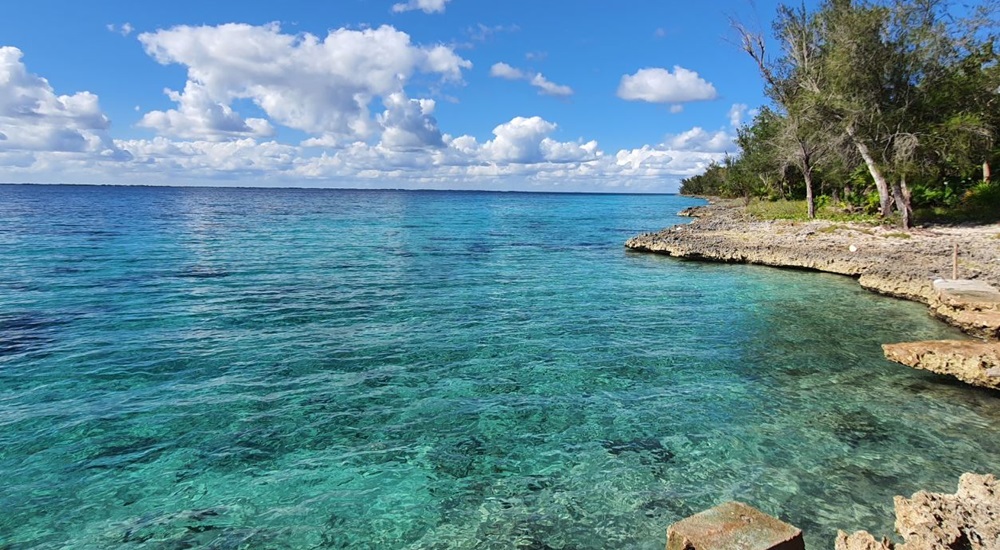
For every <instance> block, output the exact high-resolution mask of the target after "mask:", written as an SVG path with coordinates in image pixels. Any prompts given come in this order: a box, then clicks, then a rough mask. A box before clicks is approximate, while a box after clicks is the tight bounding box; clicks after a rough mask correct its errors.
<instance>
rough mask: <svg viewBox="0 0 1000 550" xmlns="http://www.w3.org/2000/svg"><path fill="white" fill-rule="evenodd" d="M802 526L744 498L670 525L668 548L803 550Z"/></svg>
mask: <svg viewBox="0 0 1000 550" xmlns="http://www.w3.org/2000/svg"><path fill="white" fill-rule="evenodd" d="M804 548H805V546H804V543H803V540H802V530H801V529H799V528H797V527H793V526H792V525H789V524H787V523H785V522H783V521H781V520H780V519H778V518H775V517H772V516H769V515H767V514H765V513H764V512H761V511H760V510H758V509H756V508H754V507H753V506H750V505H747V504H743V503H742V502H733V501H730V502H724V503H722V504H720V505H718V506H716V507H715V508H711V509H708V510H705V511H704V512H699V513H697V514H695V515H693V516H690V517H687V518H684V519H682V520H680V521H678V522H677V523H675V524H673V525H671V526H670V528H669V529H667V550H723V549H739V550H803V549H804Z"/></svg>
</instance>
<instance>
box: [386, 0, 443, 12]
mask: <svg viewBox="0 0 1000 550" xmlns="http://www.w3.org/2000/svg"><path fill="white" fill-rule="evenodd" d="M450 1H451V0H409V1H407V2H400V3H399V4H393V5H392V11H393V13H402V12H404V11H413V10H420V11H422V12H424V13H444V8H445V5H446V4H447V3H448V2H450Z"/></svg>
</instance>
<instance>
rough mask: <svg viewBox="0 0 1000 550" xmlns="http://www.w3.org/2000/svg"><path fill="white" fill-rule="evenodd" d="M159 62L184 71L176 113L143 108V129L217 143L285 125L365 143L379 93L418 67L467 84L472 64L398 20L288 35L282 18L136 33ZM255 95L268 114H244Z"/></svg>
mask: <svg viewBox="0 0 1000 550" xmlns="http://www.w3.org/2000/svg"><path fill="white" fill-rule="evenodd" d="M139 40H140V42H142V44H143V45H144V47H145V49H146V52H147V53H148V54H149V55H151V56H152V57H153V58H154V59H156V60H157V61H158V62H160V63H162V64H171V63H177V64H181V65H184V66H186V67H187V73H188V80H187V83H186V84H185V86H184V90H183V91H181V92H176V91H172V90H170V91H168V92H167V95H168V96H169V97H170V98H171V99H172V100H173V101H175V102H176V103H177V108H176V109H171V110H168V111H151V112H149V113H146V115H145V116H144V117H143V119H142V121H141V122H140V125H142V126H145V127H148V128H152V129H154V130H156V131H157V132H159V133H160V134H161V135H165V136H174V137H180V138H184V139H203V140H208V141H219V140H226V139H243V138H257V137H264V136H268V135H270V134H271V133H272V132H273V129H272V127H271V124H272V123H275V124H280V125H282V126H287V127H289V128H294V129H297V130H301V131H304V132H306V133H308V134H312V135H314V136H318V139H321V140H324V141H326V142H328V143H349V142H352V141H354V140H368V139H370V138H372V137H373V136H374V135H375V134H376V133H377V132H378V131H379V129H380V125H379V123H378V121H376V120H374V119H373V117H372V115H371V113H370V112H369V105H370V103H371V102H372V101H373V100H375V99H376V98H382V99H383V100H385V99H386V98H389V97H390V96H393V95H394V94H400V93H404V91H405V90H404V88H405V86H406V85H407V83H408V82H409V80H410V79H411V78H412V77H413V76H414V75H415V74H417V73H425V74H430V75H435V76H437V77H438V78H440V79H441V80H443V81H452V82H461V78H462V70H463V69H468V68H469V67H471V66H472V64H471V63H470V62H469V61H467V60H465V59H462V58H461V57H459V56H458V55H457V54H456V53H455V52H454V50H452V49H451V48H449V47H447V46H442V45H436V46H418V45H414V44H412V43H411V41H410V37H409V35H407V34H406V33H404V32H401V31H398V30H396V29H395V28H393V27H391V26H387V25H386V26H382V27H379V28H376V29H362V30H350V29H337V30H334V31H331V32H330V33H329V34H328V35H327V36H326V37H324V38H322V39H321V38H319V37H317V36H314V35H311V34H308V33H305V34H300V35H292V34H285V33H282V32H281V29H280V27H279V26H278V25H277V24H271V25H265V26H251V25H245V24H235V23H233V24H226V25H220V26H215V27H211V26H202V27H189V26H179V27H174V28H171V29H168V30H159V31H156V32H153V33H143V34H140V35H139ZM239 100H250V101H251V102H252V103H253V104H255V105H256V106H257V107H258V108H259V109H260V110H261V111H262V112H263V113H264V114H265V115H266V116H267V117H268V118H267V119H264V118H244V117H243V116H242V115H240V114H239V113H238V112H237V111H236V110H235V109H233V104H234V102H236V101H239Z"/></svg>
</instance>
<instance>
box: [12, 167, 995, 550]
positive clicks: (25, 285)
mask: <svg viewBox="0 0 1000 550" xmlns="http://www.w3.org/2000/svg"><path fill="white" fill-rule="evenodd" d="M690 204H693V201H691V200H689V199H683V198H679V197H670V196H658V197H645V196H580V195H523V194H490V193H406V192H353V191H301V190H300V191H297V190H248V189H244V190H219V189H215V190H213V189H156V188H135V189H128V188H80V187H21V186H0V260H2V261H0V476H2V479H4V480H5V482H4V490H3V491H0V548H5V549H12V548H34V547H40V548H187V547H207V548H473V547H476V548H662V546H663V543H664V538H665V537H664V532H665V529H666V527H667V526H668V525H669V524H670V523H672V522H673V521H675V520H677V519H680V518H681V517H684V516H686V515H689V514H691V513H693V512H696V511H699V510H701V509H703V508H706V507H708V506H712V505H714V504H717V503H719V502H721V501H724V500H727V499H739V500H743V501H746V502H749V503H751V504H754V505H756V506H758V507H760V508H762V509H764V510H765V511H767V512H770V513H773V514H777V515H779V516H781V517H782V518H784V519H786V520H788V521H790V522H792V523H794V524H795V525H797V526H799V527H802V528H803V529H805V530H806V532H807V540H808V542H809V543H810V544H811V545H812V546H813V547H826V548H830V547H832V536H833V534H834V533H835V530H836V529H837V528H842V529H845V530H854V529H860V528H864V529H870V530H873V531H874V532H877V533H883V534H889V533H891V531H892V513H891V506H892V496H893V495H895V494H906V495H908V494H910V493H912V492H914V491H916V490H918V489H924V488H925V489H931V490H946V491H949V492H952V491H953V490H954V487H955V485H956V483H957V480H958V476H959V475H960V474H961V473H962V472H964V471H978V472H1000V433H998V432H1000V406H998V404H1000V401H998V400H997V399H996V397H995V396H994V395H993V394H990V393H986V392H981V391H977V390H972V389H968V388H965V387H961V386H959V385H957V384H954V383H952V382H949V381H948V380H945V379H941V378H937V377H934V376H932V375H928V374H925V373H920V372H916V371H913V370H910V369H907V368H905V367H901V366H898V365H894V364H891V363H888V362H886V361H885V360H883V359H882V357H881V350H880V348H879V345H880V344H881V343H883V342H889V341H899V340H909V339H926V338H942V337H955V336H956V335H957V334H956V333H955V332H954V331H953V330H951V329H949V328H947V327H944V326H943V325H941V324H939V323H937V322H935V321H932V320H931V319H930V318H928V317H927V315H926V313H925V311H924V308H923V307H922V306H919V305H915V304H909V303H905V302H900V301H896V300H891V299H886V298H882V297H878V296H874V295H871V294H869V293H866V292H865V291H863V290H861V289H860V288H859V287H858V286H857V284H856V283H855V282H854V281H852V280H850V279H846V278H841V277H835V276H828V275H822V274H814V273H801V272H791V271H781V270H775V269H768V268H757V267H752V266H732V265H713V264H700V263H690V262H683V261H677V260H674V259H670V258H664V257H658V256H650V255H642V254H633V253H628V252H626V251H625V250H624V249H623V247H622V243H623V242H624V240H625V239H627V238H628V237H629V236H631V235H633V234H636V233H639V232H642V231H648V230H654V229H658V228H660V227H663V226H666V225H670V224H673V223H680V222H682V220H680V219H678V218H676V217H674V216H673V213H674V212H676V211H677V210H679V209H680V208H682V207H684V206H688V205H690Z"/></svg>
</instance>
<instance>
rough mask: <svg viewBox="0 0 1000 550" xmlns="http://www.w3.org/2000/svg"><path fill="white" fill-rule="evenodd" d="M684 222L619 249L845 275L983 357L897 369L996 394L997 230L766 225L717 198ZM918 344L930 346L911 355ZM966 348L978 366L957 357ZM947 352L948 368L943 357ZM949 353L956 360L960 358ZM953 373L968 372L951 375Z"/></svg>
mask: <svg viewBox="0 0 1000 550" xmlns="http://www.w3.org/2000/svg"><path fill="white" fill-rule="evenodd" d="M681 215H686V216H690V217H693V218H695V220H694V221H693V222H692V223H690V224H683V225H677V226H673V227H669V228H666V229H663V230H661V231H658V232H655V233H645V234H642V235H638V236H636V237H633V238H631V239H629V240H628V241H627V242H626V243H625V246H626V247H627V248H628V249H630V250H633V251H641V252H651V253H657V254H666V255H669V256H674V257H677V258H684V259H690V260H706V261H717V262H732V263H749V264H759V265H767V266H774V267H783V268H795V269H807V270H814V271H823V272H827V273H836V274H841V275H847V276H850V277H854V278H857V279H858V282H859V283H860V284H861V286H863V287H864V288H866V289H868V290H871V291H873V292H876V293H879V294H883V295H887V296H893V297H897V298H904V299H907V300H913V301H917V302H920V303H923V304H926V305H927V306H928V307H929V308H930V313H931V314H933V315H934V316H936V317H938V318H940V319H942V320H943V321H945V322H947V323H950V324H952V325H954V326H956V327H958V328H960V329H961V330H962V331H963V332H965V333H966V334H969V335H970V336H972V337H975V338H979V339H982V340H984V342H985V343H984V345H985V346H986V349H985V350H984V349H983V348H982V346H980V347H978V348H975V349H971V348H962V347H955V346H951V345H947V344H946V345H944V346H943V348H942V346H940V345H938V344H940V343H930V342H928V343H911V344H912V345H911V349H909V350H907V352H908V353H909V355H908V356H909V357H919V358H920V359H919V360H917V361H915V362H914V361H911V362H909V363H907V362H904V364H908V365H910V366H913V367H916V368H927V369H928V370H935V369H934V368H933V365H934V364H936V363H940V364H947V368H946V369H944V370H936V371H937V372H943V373H944V374H950V375H954V376H957V377H958V378H959V379H962V380H964V381H966V382H969V383H973V384H976V385H982V386H986V387H992V388H995V389H1000V368H998V367H1000V365H997V364H991V363H990V361H989V360H988V358H990V357H1000V342H998V340H1000V292H997V291H996V288H997V287H1000V224H992V225H979V226H934V227H922V228H917V229H913V230H911V231H909V232H902V231H900V230H898V229H896V228H890V227H881V226H872V225H866V224H856V223H844V222H831V221H825V220H815V221H809V222H802V221H788V220H776V221H763V220H757V219H754V218H753V217H751V216H750V215H749V214H748V213H747V212H746V210H745V209H744V208H743V206H742V204H740V203H739V201H726V200H717V199H712V200H710V203H709V204H708V205H705V206H698V207H694V208H689V209H687V210H685V211H683V212H681ZM956 252H957V255H956ZM956 275H957V277H956ZM956 279H957V280H956ZM917 344H928V346H925V347H924V348H920V347H919V346H918V347H917V348H913V346H916V345H917ZM931 344H934V345H931ZM941 349H945V352H939V350H941ZM967 349H971V353H973V354H975V357H968V356H961V354H962V353H963V350H967ZM897 351H898V350H897ZM888 353H889V350H887V356H888ZM945 353H946V354H948V355H949V356H950V359H949V358H947V357H943V356H942V354H945ZM955 354H959V356H957V357H958V358H957V359H956V355H955ZM890 358H892V359H894V360H895V358H894V357H891V356H890ZM983 358H987V360H986V361H982V360H980V359H983ZM900 362H903V361H900ZM956 364H958V365H964V368H966V369H972V372H967V373H964V374H963V373H958V372H955V369H954V368H953V366H954V365H956ZM949 369H950V370H949ZM990 369H997V370H993V371H991V370H990Z"/></svg>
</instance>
